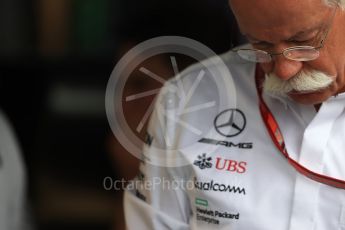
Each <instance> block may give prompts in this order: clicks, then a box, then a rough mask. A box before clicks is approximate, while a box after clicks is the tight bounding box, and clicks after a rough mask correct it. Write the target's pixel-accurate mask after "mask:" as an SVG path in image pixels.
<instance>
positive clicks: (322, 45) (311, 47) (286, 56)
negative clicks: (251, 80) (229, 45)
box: [231, 4, 338, 63]
mask: <svg viewBox="0 0 345 230" xmlns="http://www.w3.org/2000/svg"><path fill="white" fill-rule="evenodd" d="M337 9H338V4H337V5H336V6H335V7H334V12H333V14H332V17H331V18H330V20H329V23H327V29H326V32H325V34H324V36H323V38H322V39H321V41H320V45H319V46H316V47H315V46H291V47H288V48H285V49H284V50H283V51H282V52H279V53H270V52H267V51H264V50H260V49H250V48H242V49H236V48H234V49H231V51H233V52H236V53H237V54H238V55H239V53H238V52H239V51H253V52H260V53H262V54H264V55H267V57H269V58H268V59H267V61H254V60H249V59H246V58H243V57H241V56H240V55H239V56H240V57H241V58H242V59H245V60H247V61H251V62H255V63H268V62H271V61H272V60H273V57H274V56H279V55H283V56H284V57H285V58H286V59H289V60H293V61H312V60H315V59H317V58H318V57H319V55H320V53H319V52H320V51H319V50H320V49H322V48H323V47H324V43H325V40H326V39H327V37H328V34H329V31H330V30H331V28H332V25H333V21H334V17H335V15H336V12H337ZM316 37H317V36H316ZM301 49H303V50H310V51H316V52H317V56H316V57H315V58H301V59H296V58H291V57H289V55H288V54H289V53H290V52H291V51H295V50H301Z"/></svg>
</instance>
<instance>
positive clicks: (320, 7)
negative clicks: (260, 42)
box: [229, 0, 328, 37]
mask: <svg viewBox="0 0 345 230" xmlns="http://www.w3.org/2000/svg"><path fill="white" fill-rule="evenodd" d="M229 3H230V6H231V8H232V10H233V12H234V15H235V17H236V19H237V22H238V24H239V27H240V30H241V31H242V32H243V33H245V34H250V35H253V36H255V35H259V34H268V33H270V34H271V35H272V36H273V37H274V36H275V35H274V34H279V35H281V36H283V37H284V36H285V37H289V36H291V35H293V34H294V33H297V32H299V31H301V30H307V29H312V28H313V27H316V26H317V25H319V24H320V22H322V20H323V19H324V17H323V16H324V15H325V13H326V12H327V9H328V7H327V6H326V5H325V4H324V2H323V0H229ZM256 37H257V36H256Z"/></svg>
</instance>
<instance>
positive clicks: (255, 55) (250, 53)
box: [237, 50, 271, 63]
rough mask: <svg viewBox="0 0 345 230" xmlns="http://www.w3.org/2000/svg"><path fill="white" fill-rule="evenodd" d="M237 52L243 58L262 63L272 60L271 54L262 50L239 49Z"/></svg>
mask: <svg viewBox="0 0 345 230" xmlns="http://www.w3.org/2000/svg"><path fill="white" fill-rule="evenodd" d="M237 54H238V55H239V56H240V57H241V58H243V59H245V60H247V61H251V62H260V63H262V62H270V61H271V55H269V54H268V53H266V52H265V51H261V50H238V51H237Z"/></svg>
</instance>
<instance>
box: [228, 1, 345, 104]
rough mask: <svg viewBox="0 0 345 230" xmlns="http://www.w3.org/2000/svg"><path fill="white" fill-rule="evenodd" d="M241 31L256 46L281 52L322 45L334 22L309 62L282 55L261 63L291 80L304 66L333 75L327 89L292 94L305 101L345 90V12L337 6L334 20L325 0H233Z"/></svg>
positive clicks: (232, 6)
mask: <svg viewBox="0 0 345 230" xmlns="http://www.w3.org/2000/svg"><path fill="white" fill-rule="evenodd" d="M230 6H231V8H232V10H233V12H234V14H235V16H236V19H237V22H238V24H239V27H240V30H241V32H242V33H243V34H244V35H245V36H246V37H247V38H248V40H249V42H250V43H252V44H253V46H254V47H255V48H257V49H262V50H265V51H268V52H272V53H280V52H282V50H284V49H285V48H287V47H291V46H299V45H310V46H315V47H317V46H319V45H320V42H321V40H322V38H323V37H324V35H325V34H326V32H327V28H328V26H331V28H330V30H329V33H328V36H327V39H326V40H325V42H324V47H323V48H322V49H321V50H320V56H319V57H318V58H317V59H315V60H313V61H308V62H299V61H293V60H288V59H287V58H285V57H284V56H283V55H279V56H276V57H274V60H273V61H272V62H269V63H262V64H261V67H262V69H263V70H264V71H265V73H266V74H269V73H272V74H275V75H276V76H277V77H279V78H280V79H281V80H284V81H285V80H288V79H291V78H293V77H294V76H295V75H297V74H299V73H300V72H301V71H302V70H304V71H306V72H308V71H314V70H316V71H321V72H323V73H325V74H327V75H330V76H332V77H333V78H334V81H333V83H332V84H331V85H330V86H329V87H327V88H326V89H323V90H320V91H317V92H312V93H310V92H309V93H301V92H292V93H290V94H289V96H290V97H291V98H292V99H294V100H295V101H297V102H300V103H303V104H318V103H321V102H323V101H325V100H326V99H327V98H329V97H330V96H332V95H336V94H337V93H340V92H344V91H345V72H344V71H345V39H344V35H345V26H344V23H345V13H344V11H342V10H340V9H338V10H337V12H336V14H335V16H334V19H333V24H329V23H328V22H331V20H330V19H332V15H333V12H334V11H333V9H331V8H330V7H327V6H326V5H325V4H324V3H323V1H322V0H230Z"/></svg>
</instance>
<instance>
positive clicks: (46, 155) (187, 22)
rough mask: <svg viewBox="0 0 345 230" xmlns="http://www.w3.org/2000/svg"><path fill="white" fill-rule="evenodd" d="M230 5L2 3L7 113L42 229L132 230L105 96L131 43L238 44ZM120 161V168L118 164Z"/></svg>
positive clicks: (113, 0)
mask: <svg viewBox="0 0 345 230" xmlns="http://www.w3.org/2000/svg"><path fill="white" fill-rule="evenodd" d="M237 34H238V33H237V29H236V27H235V24H234V19H233V17H232V15H231V13H230V9H229V8H228V5H227V1H223V0H185V1H182V0H175V1H164V0H161V1H158V0H145V1H139V0H36V1H32V0H31V1H30V0H1V1H0V108H2V110H3V111H4V112H5V113H6V114H7V115H8V117H9V119H10V121H11V122H12V125H13V126H14V129H15V131H16V134H17V137H18V139H19V143H20V145H21V148H22V150H23V157H24V160H25V164H26V170H27V174H28V200H29V204H30V212H31V218H32V222H33V224H34V226H35V228H36V229H42V230H53V229H66V230H68V229H85V230H86V229H101V230H102V229H123V214H122V206H121V202H122V198H121V197H122V192H121V191H107V190H105V189H104V188H103V180H104V178H105V177H107V176H110V177H112V178H114V179H117V178H121V177H122V176H123V175H122V173H123V172H120V169H118V168H117V167H116V166H114V164H112V163H111V162H112V161H114V160H115V161H118V160H121V159H119V158H115V159H114V158H113V157H112V153H111V151H110V152H109V150H108V149H107V147H106V146H107V144H106V143H107V140H108V139H109V138H112V137H111V135H112V133H111V131H110V128H109V125H108V121H107V119H106V115H105V106H104V94H105V88H106V85H107V81H108V79H109V76H110V73H111V71H112V69H113V68H114V66H115V64H116V63H117V61H118V60H119V58H121V56H122V55H123V54H124V53H125V52H126V51H127V50H128V49H129V48H130V47H132V46H134V45H135V44H138V43H140V42H141V41H144V40H147V39H149V38H153V37H156V36H162V35H174V36H185V37H188V38H192V39H195V40H197V41H199V42H201V43H203V44H205V45H206V46H208V47H210V48H211V49H212V50H213V51H214V52H216V53H218V54H220V53H223V52H225V51H227V50H228V49H229V48H230V47H231V44H232V43H233V44H237V43H238V42H237V40H238V39H237ZM115 165H116V164H115Z"/></svg>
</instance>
